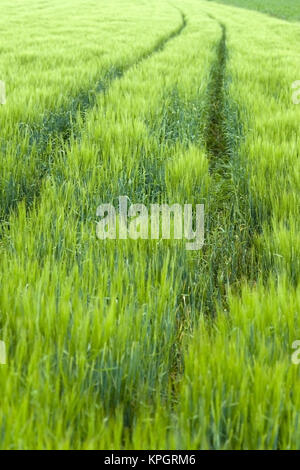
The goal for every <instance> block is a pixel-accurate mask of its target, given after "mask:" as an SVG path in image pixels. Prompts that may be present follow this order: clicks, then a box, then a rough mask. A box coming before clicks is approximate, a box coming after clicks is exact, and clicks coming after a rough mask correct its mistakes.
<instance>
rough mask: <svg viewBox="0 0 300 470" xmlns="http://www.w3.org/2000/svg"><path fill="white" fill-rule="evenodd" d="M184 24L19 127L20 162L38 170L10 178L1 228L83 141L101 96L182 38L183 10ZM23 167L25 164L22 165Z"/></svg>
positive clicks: (0, 218)
mask: <svg viewBox="0 0 300 470" xmlns="http://www.w3.org/2000/svg"><path fill="white" fill-rule="evenodd" d="M180 15H181V23H180V24H179V26H178V27H177V28H176V29H174V30H173V31H171V32H170V33H169V34H168V35H167V36H165V37H162V38H161V39H160V40H159V41H158V42H157V43H156V44H155V46H154V47H152V48H151V49H149V50H146V51H145V52H144V53H143V54H142V55H141V56H140V57H139V58H138V59H137V60H136V61H135V62H133V63H128V64H127V65H125V66H112V67H111V69H109V70H108V71H107V72H106V74H105V75H104V77H103V78H102V79H100V80H99V81H98V82H97V83H96V84H95V85H94V87H93V89H89V90H80V91H79V93H78V94H77V95H76V96H75V97H74V98H72V99H71V100H70V101H69V104H68V106H66V107H62V108H60V109H58V110H56V111H54V112H51V113H49V114H46V115H45V116H44V118H43V119H42V120H41V122H39V123H35V124H33V125H27V124H26V123H20V124H19V130H18V132H19V138H20V139H24V138H26V137H27V138H29V144H28V150H27V152H26V154H25V155H24V154H20V152H19V149H16V154H17V155H18V154H19V155H18V156H19V157H22V158H19V161H21V160H22V162H26V160H27V159H30V158H34V157H35V164H36V165H35V169H34V174H33V175H32V177H31V179H30V181H25V180H24V179H21V180H20V181H19V180H16V181H13V179H12V178H11V179H10V181H9V182H8V183H7V188H4V191H3V193H4V194H6V195H7V196H6V197H7V200H5V201H4V204H3V201H1V206H2V207H0V222H1V225H0V227H1V228H2V223H3V222H4V221H6V220H7V218H8V217H9V214H10V213H11V212H12V211H13V210H15V208H16V207H17V204H18V203H19V202H20V201H22V200H23V201H25V203H26V207H27V208H29V207H30V206H31V204H32V202H33V200H34V199H35V198H36V197H38V196H39V193H40V189H41V183H42V180H43V178H44V177H45V176H46V175H47V174H50V173H51V167H52V164H53V162H54V160H55V154H57V153H58V152H64V151H65V146H66V145H70V142H71V138H73V139H74V140H80V138H81V135H80V130H79V121H80V122H81V123H84V122H85V120H86V116H87V112H88V110H90V109H91V108H93V107H94V106H96V100H97V96H98V94H99V93H106V92H107V90H108V89H109V88H110V86H111V85H112V84H113V82H114V81H115V80H118V79H121V78H122V77H123V76H124V75H125V73H126V72H128V71H129V70H130V69H132V68H134V67H137V66H139V65H140V64H141V63H142V62H143V61H145V60H148V59H149V58H150V57H152V56H153V55H154V54H156V53H159V52H161V51H162V50H163V49H164V48H165V46H166V45H167V44H168V43H169V42H170V41H171V40H173V39H175V38H176V37H177V36H179V35H180V34H181V33H182V31H183V30H184V29H185V27H186V25H187V20H186V16H185V14H184V13H183V12H182V11H181V10H180ZM41 156H42V157H43V158H40V157H41ZM22 164H24V163H22Z"/></svg>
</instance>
